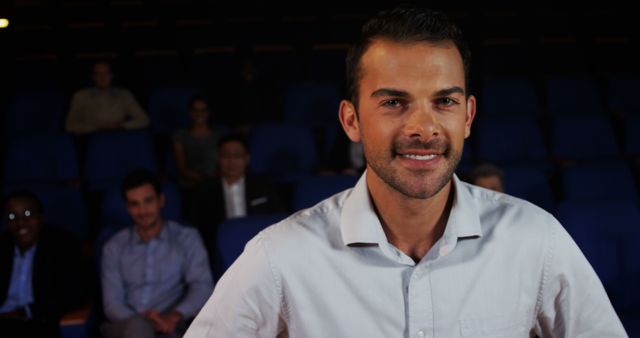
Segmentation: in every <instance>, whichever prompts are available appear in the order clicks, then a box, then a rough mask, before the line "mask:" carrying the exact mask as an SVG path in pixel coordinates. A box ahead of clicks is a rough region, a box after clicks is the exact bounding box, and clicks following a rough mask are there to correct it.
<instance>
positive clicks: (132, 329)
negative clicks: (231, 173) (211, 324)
mask: <svg viewBox="0 0 640 338" xmlns="http://www.w3.org/2000/svg"><path fill="white" fill-rule="evenodd" d="M122 195H123V198H124V200H125V202H126V206H127V210H128V212H129V214H130V215H131V218H132V219H133V223H134V224H133V226H132V227H130V228H126V229H123V230H121V231H120V232H118V233H116V234H115V235H114V236H113V237H112V238H111V239H110V240H109V241H108V242H107V243H106V244H105V246H104V249H103V253H102V295H103V304H104V312H105V315H106V317H107V319H108V322H107V323H104V324H103V326H102V332H103V334H104V335H105V337H107V338H112V337H113V338H116V337H117V338H126V337H131V338H134V337H135V338H140V337H179V336H181V335H182V333H183V332H184V330H185V328H186V323H187V321H188V320H190V319H191V318H193V317H194V316H195V315H196V313H197V312H198V311H199V310H200V308H201V307H202V305H203V304H204V302H205V301H206V299H207V297H208V296H209V294H210V293H211V291H212V290H213V281H212V277H211V271H210V268H209V261H208V259H207V253H206V251H205V249H204V246H203V245H202V240H201V238H200V236H199V235H198V232H197V231H196V230H195V229H192V228H188V227H184V226H182V225H180V224H178V223H176V222H174V221H170V220H164V219H163V218H162V215H161V211H162V207H163V206H164V202H165V196H164V194H163V193H162V190H161V185H160V182H159V181H158V179H157V177H156V176H155V175H154V174H153V173H151V172H149V171H146V170H137V171H134V172H132V173H131V174H129V175H128V176H127V177H126V178H125V179H124V181H123V184H122Z"/></svg>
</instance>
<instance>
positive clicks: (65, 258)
mask: <svg viewBox="0 0 640 338" xmlns="http://www.w3.org/2000/svg"><path fill="white" fill-rule="evenodd" d="M4 216H5V221H6V224H7V229H6V231H3V232H0V335H1V336H2V337H7V338H13V337H59V336H60V330H59V324H58V323H59V321H60V318H61V317H62V315H63V314H64V313H65V312H67V311H70V310H72V309H74V308H76V307H78V306H80V305H82V302H83V300H84V294H85V292H84V282H83V278H82V277H83V268H82V264H81V259H80V246H79V244H78V243H77V242H76V241H75V240H74V239H73V237H72V236H71V235H70V234H67V233H66V232H64V231H62V230H58V229H56V228H55V227H54V226H50V225H48V224H46V225H45V213H44V208H43V205H42V202H41V201H40V199H38V197H37V196H36V195H35V194H33V193H32V192H29V191H16V192H14V193H12V194H11V195H9V196H8V197H7V199H6V201H5V204H4Z"/></svg>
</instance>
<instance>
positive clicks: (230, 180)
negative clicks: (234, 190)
mask: <svg viewBox="0 0 640 338" xmlns="http://www.w3.org/2000/svg"><path fill="white" fill-rule="evenodd" d="M243 178H244V176H237V177H223V178H222V181H223V182H224V183H225V184H226V185H227V186H231V185H234V184H236V183H238V182H240V180H242V179H243Z"/></svg>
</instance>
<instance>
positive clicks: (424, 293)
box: [407, 262, 433, 338]
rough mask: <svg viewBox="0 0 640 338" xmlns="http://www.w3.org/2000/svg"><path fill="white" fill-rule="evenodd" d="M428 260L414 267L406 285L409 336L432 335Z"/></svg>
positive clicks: (418, 337)
mask: <svg viewBox="0 0 640 338" xmlns="http://www.w3.org/2000/svg"><path fill="white" fill-rule="evenodd" d="M429 270H430V262H425V263H422V264H418V265H416V266H415V267H414V269H413V272H412V273H411V277H410V278H409V282H408V285H407V302H408V304H409V306H408V311H409V323H408V329H409V337H412V338H425V337H433V306H432V299H431V281H430V278H429Z"/></svg>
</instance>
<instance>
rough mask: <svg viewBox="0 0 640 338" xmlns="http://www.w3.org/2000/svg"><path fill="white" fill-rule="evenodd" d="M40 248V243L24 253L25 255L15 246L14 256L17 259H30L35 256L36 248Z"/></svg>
mask: <svg viewBox="0 0 640 338" xmlns="http://www.w3.org/2000/svg"><path fill="white" fill-rule="evenodd" d="M37 246H38V243H36V244H34V245H32V246H31V247H30V248H29V249H27V251H25V252H24V255H23V254H22V253H21V252H20V248H19V247H18V246H17V245H15V246H14V247H13V251H14V255H15V256H16V257H20V258H23V259H24V258H30V257H31V256H33V254H34V253H35V252H36V247H37Z"/></svg>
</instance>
